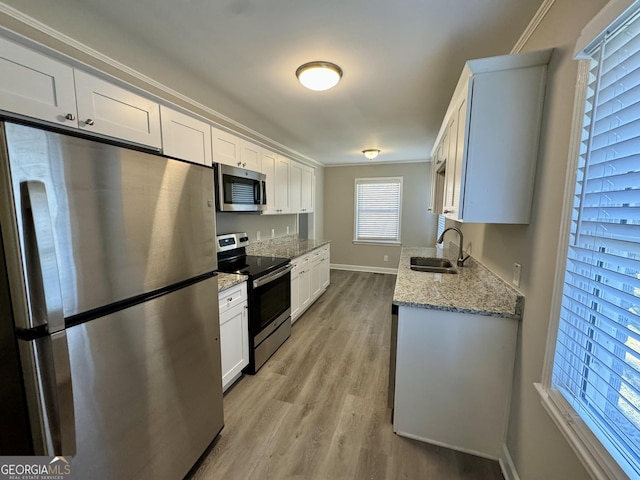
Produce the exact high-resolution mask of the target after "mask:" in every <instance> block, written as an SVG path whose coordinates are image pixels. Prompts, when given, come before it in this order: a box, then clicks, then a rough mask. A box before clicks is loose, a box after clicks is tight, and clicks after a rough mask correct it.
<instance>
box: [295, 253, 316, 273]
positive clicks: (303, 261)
mask: <svg viewBox="0 0 640 480" xmlns="http://www.w3.org/2000/svg"><path fill="white" fill-rule="evenodd" d="M310 258H311V256H310V254H305V255H302V256H301V257H298V258H294V259H293V260H291V264H292V265H293V270H292V274H293V273H297V272H299V271H301V270H304V269H305V267H306V266H307V265H308V264H309V259H310Z"/></svg>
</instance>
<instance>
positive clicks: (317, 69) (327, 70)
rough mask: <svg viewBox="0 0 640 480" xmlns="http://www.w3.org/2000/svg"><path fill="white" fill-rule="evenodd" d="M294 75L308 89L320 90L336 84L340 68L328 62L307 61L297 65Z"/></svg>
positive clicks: (339, 76)
mask: <svg viewBox="0 0 640 480" xmlns="http://www.w3.org/2000/svg"><path fill="white" fill-rule="evenodd" d="M296 76H297V77H298V80H299V81H300V83H301V84H302V85H303V86H305V87H306V88H308V89H309V90H315V91H316V92H321V91H323V90H329V89H330V88H332V87H335V86H336V85H337V84H338V82H339V81H340V78H342V69H341V68H340V67H339V66H337V65H335V64H333V63H330V62H309V63H305V64H304V65H301V66H300V67H298V69H297V70H296Z"/></svg>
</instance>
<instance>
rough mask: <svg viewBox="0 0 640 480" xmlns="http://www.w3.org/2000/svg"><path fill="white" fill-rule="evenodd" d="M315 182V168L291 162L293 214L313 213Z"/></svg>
mask: <svg viewBox="0 0 640 480" xmlns="http://www.w3.org/2000/svg"><path fill="white" fill-rule="evenodd" d="M314 181H315V174H314V170H313V168H311V167H309V166H307V165H303V164H302V163H299V162H296V161H294V160H291V165H290V178H289V185H290V197H291V205H290V207H291V208H290V211H291V213H311V212H313V185H314V183H315V182H314Z"/></svg>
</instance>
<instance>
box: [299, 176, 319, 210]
mask: <svg viewBox="0 0 640 480" xmlns="http://www.w3.org/2000/svg"><path fill="white" fill-rule="evenodd" d="M315 178H316V177H315V171H314V169H313V168H311V167H308V166H307V165H303V166H302V213H311V212H313V199H314V186H315Z"/></svg>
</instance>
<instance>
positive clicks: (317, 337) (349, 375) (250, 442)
mask: <svg viewBox="0 0 640 480" xmlns="http://www.w3.org/2000/svg"><path fill="white" fill-rule="evenodd" d="M394 283H395V276H393V275H382V274H373V273H360V272H346V271H339V270H332V271H331V286H330V287H329V288H328V289H327V291H326V293H325V294H324V295H323V296H322V297H320V299H318V301H317V302H316V303H315V304H314V305H313V306H312V307H311V308H310V309H309V310H308V311H307V312H306V313H305V314H304V315H303V316H302V317H301V318H300V319H299V320H298V321H297V322H296V323H295V324H294V326H293V331H292V334H291V338H289V340H287V342H286V343H285V344H284V345H283V346H282V347H281V348H280V349H279V350H278V351H277V352H276V353H275V355H274V356H273V357H271V359H270V360H269V361H268V362H267V363H266V364H265V366H264V367H263V368H262V369H261V370H260V371H259V372H258V374H257V375H255V376H245V377H244V378H242V379H241V380H240V381H239V382H238V383H237V384H236V385H235V386H234V387H232V388H231V390H229V391H228V392H227V394H226V395H225V398H224V415H225V427H224V429H223V430H222V433H221V434H220V438H219V440H218V442H217V443H216V444H215V446H214V448H213V449H212V451H211V453H210V454H209V455H208V457H207V458H206V459H205V460H204V461H203V463H202V465H201V466H200V468H199V469H198V470H197V471H196V472H195V474H194V476H193V478H194V479H197V480H205V479H206V480H222V479H224V480H236V479H238V480H244V479H260V480H263V479H277V480H281V479H282V480H283V479H301V480H302V479H304V480H307V479H313V480H315V479H318V480H328V479H331V480H333V479H349V480H351V479H381V480H382V479H384V480H386V479H433V480H453V479H465V480H471V479H473V480H502V478H503V477H502V474H501V473H500V468H499V466H498V464H497V462H493V461H490V460H486V459H482V458H478V457H474V456H471V455H465V454H462V453H458V452H455V451H452V450H448V449H445V448H441V447H436V446H432V445H428V444H425V443H422V442H417V441H414V440H409V439H406V438H402V437H399V436H397V435H395V434H394V433H393V429H392V425H391V423H390V410H389V409H387V376H388V364H389V335H390V315H391V313H390V312H391V300H392V296H393V288H394ZM434 388H437V387H436V386H434Z"/></svg>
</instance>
